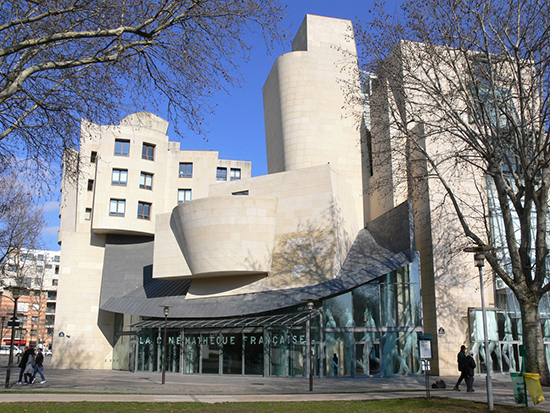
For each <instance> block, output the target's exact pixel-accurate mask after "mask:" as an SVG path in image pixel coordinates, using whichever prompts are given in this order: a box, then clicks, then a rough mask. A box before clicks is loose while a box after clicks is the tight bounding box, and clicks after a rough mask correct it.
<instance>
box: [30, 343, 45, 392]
mask: <svg viewBox="0 0 550 413" xmlns="http://www.w3.org/2000/svg"><path fill="white" fill-rule="evenodd" d="M34 363H35V364H34V374H33V376H32V384H34V382H35V381H36V373H37V372H38V373H39V374H40V379H41V380H42V381H41V382H40V384H44V383H46V378H45V377H44V373H43V372H42V366H43V364H44V354H43V353H42V349H41V348H39V349H38V354H37V355H36V358H35V360H34Z"/></svg>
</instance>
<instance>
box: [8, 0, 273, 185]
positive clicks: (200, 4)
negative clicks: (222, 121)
mask: <svg viewBox="0 0 550 413" xmlns="http://www.w3.org/2000/svg"><path fill="white" fill-rule="evenodd" d="M282 16H283V12H282V9H281V7H280V6H279V4H278V2H277V1H276V0H223V1H215V0H160V1H150V0H124V1H119V0H61V1H60V0H44V1H33V0H17V1H6V2H3V3H2V7H1V9H0V39H1V42H0V72H1V77H0V161H2V159H5V158H6V157H25V158H26V159H28V160H31V161H32V163H30V164H29V165H31V166H32V167H33V170H34V171H35V172H36V171H38V172H39V173H38V174H37V176H39V177H41V176H42V172H43V171H44V170H47V169H48V168H50V167H51V164H52V162H57V163H60V162H61V156H62V154H63V151H64V150H65V149H66V148H73V147H76V145H77V142H78V137H79V132H80V120H81V118H85V119H88V120H90V121H93V122H96V123H113V122H115V121H116V120H118V119H120V117H121V116H120V115H121V112H130V111H136V110H142V109H149V110H154V109H156V110H158V111H160V112H162V113H167V115H168V118H169V119H170V120H172V121H174V123H175V125H176V128H177V125H178V124H185V125H186V126H188V127H189V128H190V129H191V130H194V131H196V132H198V133H203V132H204V128H203V121H204V115H205V114H207V113H210V112H211V111H212V108H211V107H210V106H209V99H210V97H211V96H212V94H213V93H214V92H216V91H218V90H220V89H225V88H226V87H227V86H231V85H236V84H239V83H240V82H241V81H242V79H241V76H240V74H239V70H238V69H239V62H241V61H242V60H241V59H245V60H246V59H247V57H248V52H249V50H250V45H249V44H248V42H249V39H250V37H248V39H247V38H246V37H247V36H249V34H250V33H251V32H254V33H256V34H259V35H260V36H262V37H263V39H264V40H265V42H266V45H267V46H268V47H269V46H270V45H271V42H272V40H273V39H280V38H281V34H280V33H281V30H280V27H279V22H280V20H281V18H282Z"/></svg>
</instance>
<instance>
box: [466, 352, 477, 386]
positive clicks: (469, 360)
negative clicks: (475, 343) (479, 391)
mask: <svg viewBox="0 0 550 413" xmlns="http://www.w3.org/2000/svg"><path fill="white" fill-rule="evenodd" d="M475 368H476V362H475V360H474V354H473V353H470V354H468V355H467V356H466V374H467V376H466V387H467V388H468V390H467V391H468V392H470V393H471V392H474V391H475V390H474V372H475Z"/></svg>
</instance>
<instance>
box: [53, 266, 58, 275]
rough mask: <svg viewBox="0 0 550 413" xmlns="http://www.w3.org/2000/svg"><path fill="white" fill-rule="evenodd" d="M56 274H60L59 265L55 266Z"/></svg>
mask: <svg viewBox="0 0 550 413" xmlns="http://www.w3.org/2000/svg"><path fill="white" fill-rule="evenodd" d="M54 274H55V275H59V265H56V266H55V270H54Z"/></svg>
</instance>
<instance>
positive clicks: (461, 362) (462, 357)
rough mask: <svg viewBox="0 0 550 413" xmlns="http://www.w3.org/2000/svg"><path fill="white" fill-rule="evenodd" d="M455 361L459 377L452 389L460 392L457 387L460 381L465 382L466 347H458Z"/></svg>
mask: <svg viewBox="0 0 550 413" xmlns="http://www.w3.org/2000/svg"><path fill="white" fill-rule="evenodd" d="M456 361H457V363H458V371H460V377H459V378H458V381H457V382H456V384H455V387H454V389H455V390H457V391H460V389H459V388H458V386H459V385H460V383H462V380H464V381H466V377H467V376H466V367H467V366H466V346H460V352H459V353H458V354H457V356H456Z"/></svg>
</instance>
